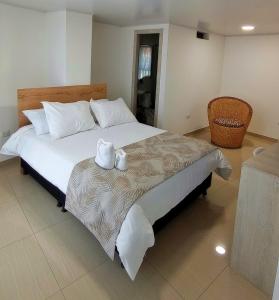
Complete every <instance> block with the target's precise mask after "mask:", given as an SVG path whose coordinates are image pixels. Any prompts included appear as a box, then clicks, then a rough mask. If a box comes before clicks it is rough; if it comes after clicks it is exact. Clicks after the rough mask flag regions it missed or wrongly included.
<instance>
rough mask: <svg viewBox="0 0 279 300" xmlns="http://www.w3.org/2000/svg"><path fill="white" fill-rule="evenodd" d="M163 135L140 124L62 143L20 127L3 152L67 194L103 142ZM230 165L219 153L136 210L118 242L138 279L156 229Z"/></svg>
mask: <svg viewBox="0 0 279 300" xmlns="http://www.w3.org/2000/svg"><path fill="white" fill-rule="evenodd" d="M162 132H163V130H160V129H157V128H154V127H151V126H147V125H143V124H141V123H138V122H133V123H127V124H122V125H117V126H113V127H109V128H104V129H101V128H100V127H99V126H96V127H94V129H92V130H89V131H85V132H81V133H78V134H75V135H72V136H68V137H66V138H62V139H59V140H53V139H52V138H51V137H50V135H49V134H46V135H40V136H37V135H36V134H35V131H34V128H33V126H32V125H28V126H25V127H23V128H21V129H20V130H19V131H18V132H17V133H16V134H14V135H13V136H12V137H11V139H10V140H9V141H8V142H7V143H6V144H5V145H4V147H3V149H2V153H4V154H14V155H18V156H20V157H22V158H23V159H24V160H25V161H26V162H27V163H28V164H29V165H30V166H31V167H32V168H33V169H35V170H36V171H37V172H38V173H40V174H41V175H42V176H43V177H44V178H46V179H47V180H48V181H49V182H51V183H52V184H54V185H55V186H56V187H58V188H59V189H60V190H61V191H62V192H64V193H65V194H66V191H67V185H68V181H69V178H70V176H71V172H72V170H73V168H74V166H75V165H76V164H77V163H78V162H80V161H82V160H84V159H87V158H89V157H94V156H95V155H96V144H97V140H98V139H99V138H103V139H104V140H106V141H110V142H112V143H113V144H114V146H115V148H121V147H123V146H126V145H128V144H132V143H135V142H137V141H140V140H143V139H146V138H148V137H151V136H154V135H158V134H160V133H162ZM225 166H229V164H228V162H227V161H226V159H225V158H224V157H223V154H222V152H221V151H220V150H216V151H214V152H212V153H210V154H208V155H207V156H205V157H203V158H202V159H200V160H198V161H196V162H195V163H194V164H192V165H191V166H189V167H188V168H186V169H185V170H183V171H181V172H179V173H178V174H176V175H175V176H173V177H171V178H169V179H168V180H166V181H165V182H164V183H162V184H160V185H159V186H157V187H155V188H153V189H152V190H150V191H149V192H148V193H146V194H145V195H144V196H143V197H141V198H140V199H138V200H137V202H136V203H135V204H134V205H133V206H132V207H131V209H130V211H129V212H128V214H127V216H126V219H125V220H124V222H123V224H122V227H121V230H120V233H119V235H118V238H117V243H116V245H117V249H118V252H119V256H120V259H121V261H122V263H123V265H124V267H125V269H126V271H127V273H128V274H129V276H130V277H131V279H134V278H135V276H136V274H137V272H138V270H139V268H140V265H141V263H142V261H143V258H144V255H145V253H146V250H147V249H148V248H149V247H152V246H153V245H154V241H155V240H154V233H153V228H152V225H153V224H154V222H155V221H156V220H158V219H159V218H161V217H162V216H164V215H165V214H166V213H168V212H169V211H170V210H171V209H172V208H173V207H175V206H176V205H177V204H178V203H179V202H180V201H182V200H183V199H184V198H185V197H186V196H187V195H188V194H189V193H190V192H191V191H192V190H194V189H195V187H197V186H198V185H199V184H201V183H202V182H203V181H204V180H205V179H206V178H207V177H208V176H209V175H210V173H211V172H213V171H215V170H216V169H217V168H223V167H225Z"/></svg>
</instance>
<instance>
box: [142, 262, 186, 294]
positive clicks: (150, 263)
mask: <svg viewBox="0 0 279 300" xmlns="http://www.w3.org/2000/svg"><path fill="white" fill-rule="evenodd" d="M147 262H148V263H149V265H150V266H151V267H152V268H153V269H154V270H155V271H156V272H157V273H158V274H159V275H160V276H161V277H162V278H163V279H164V280H165V281H166V282H167V283H168V284H169V285H170V286H171V287H172V288H173V289H174V290H175V291H176V292H177V294H178V295H179V296H180V297H181V298H182V299H185V297H184V296H183V295H182V294H181V293H180V292H179V291H178V290H177V288H176V287H175V286H173V284H172V283H171V282H170V281H169V280H168V279H167V278H166V277H165V276H164V275H163V274H162V273H161V272H160V271H159V270H158V269H157V268H156V266H154V265H153V264H152V262H151V261H149V260H147Z"/></svg>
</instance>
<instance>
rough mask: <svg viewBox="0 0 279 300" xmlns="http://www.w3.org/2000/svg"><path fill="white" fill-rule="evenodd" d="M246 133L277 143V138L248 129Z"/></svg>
mask: <svg viewBox="0 0 279 300" xmlns="http://www.w3.org/2000/svg"><path fill="white" fill-rule="evenodd" d="M247 134H248V135H251V136H254V137H258V138H261V139H265V140H267V141H269V142H273V143H277V142H278V139H274V138H271V137H269V136H265V135H262V134H258V133H254V132H251V131H248V132H247Z"/></svg>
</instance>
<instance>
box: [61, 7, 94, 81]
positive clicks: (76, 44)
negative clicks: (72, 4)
mask: <svg viewBox="0 0 279 300" xmlns="http://www.w3.org/2000/svg"><path fill="white" fill-rule="evenodd" d="M92 22H93V19H92V15H90V14H83V13H77V12H72V11H67V18H66V52H67V53H66V84H67V85H72V84H74V85H75V84H90V82H91V51H92Z"/></svg>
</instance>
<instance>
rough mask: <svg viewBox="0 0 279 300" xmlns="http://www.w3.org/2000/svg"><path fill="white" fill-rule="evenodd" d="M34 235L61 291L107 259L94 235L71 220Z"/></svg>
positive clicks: (77, 222) (72, 218)
mask: <svg viewBox="0 0 279 300" xmlns="http://www.w3.org/2000/svg"><path fill="white" fill-rule="evenodd" d="M36 236H37V239H38V241H39V243H40V244H41V246H42V248H43V249H44V252H45V254H46V256H47V258H48V261H49V263H50V265H51V268H52V270H53V272H54V275H55V277H56V279H57V281H58V283H59V285H60V287H61V288H63V287H65V286H67V285H69V284H70V283H72V282H73V281H74V280H76V279H77V278H79V277H80V276H82V275H84V274H85V273H87V272H89V271H91V270H93V269H94V268H95V267H96V266H99V265H100V264H102V263H103V262H104V261H105V260H107V255H106V254H105V252H104V251H103V249H102V247H101V246H100V245H99V243H98V242H97V240H96V239H95V238H94V236H93V235H92V234H91V233H90V232H89V231H88V230H87V229H86V228H85V227H84V226H83V225H82V224H81V223H80V222H79V221H77V220H76V219H75V218H74V217H71V218H70V219H69V220H68V221H65V222H63V223H60V224H57V225H54V226H51V227H49V228H47V229H45V230H43V231H40V232H39V233H37V234H36Z"/></svg>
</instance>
